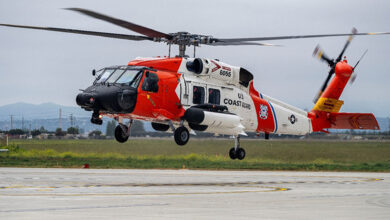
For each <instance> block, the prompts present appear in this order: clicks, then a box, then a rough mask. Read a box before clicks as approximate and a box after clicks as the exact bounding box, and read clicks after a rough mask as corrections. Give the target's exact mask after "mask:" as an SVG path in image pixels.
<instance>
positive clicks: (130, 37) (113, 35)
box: [0, 24, 153, 41]
mask: <svg viewBox="0 0 390 220" xmlns="http://www.w3.org/2000/svg"><path fill="white" fill-rule="evenodd" d="M0 26H6V27H15V28H26V29H36V30H44V31H55V32H65V33H72V34H83V35H92V36H99V37H107V38H117V39H124V40H137V41H139V40H153V38H150V37H146V36H136V35H127V34H116V33H107V32H97V31H84V30H75V29H65V28H55V27H37V26H25V25H14V24H0Z"/></svg>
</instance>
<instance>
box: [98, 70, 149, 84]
mask: <svg viewBox="0 0 390 220" xmlns="http://www.w3.org/2000/svg"><path fill="white" fill-rule="evenodd" d="M142 71H143V69H134V68H128V67H127V66H118V67H110V68H106V69H104V70H103V71H102V73H101V74H100V76H99V77H98V78H97V80H96V82H95V83H108V84H114V83H115V84H127V85H130V86H131V87H134V88H136V87H138V84H139V81H140V79H141V78H142Z"/></svg>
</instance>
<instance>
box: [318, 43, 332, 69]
mask: <svg viewBox="0 0 390 220" xmlns="http://www.w3.org/2000/svg"><path fill="white" fill-rule="evenodd" d="M313 57H317V58H318V59H319V60H321V61H324V62H326V63H328V65H329V66H333V65H334V61H333V60H332V59H330V58H329V57H328V56H326V55H325V53H324V51H323V50H322V49H321V47H320V45H317V46H316V48H315V49H314V51H313Z"/></svg>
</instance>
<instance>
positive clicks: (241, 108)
mask: <svg viewBox="0 0 390 220" xmlns="http://www.w3.org/2000/svg"><path fill="white" fill-rule="evenodd" d="M67 10H71V11H75V12H78V13H81V14H83V15H87V16H89V17H92V18H95V19H99V20H103V21H106V22H109V23H111V24H114V25H118V26H120V27H123V28H125V29H128V30H131V31H134V32H137V33H139V34H141V35H127V34H118V33H107V32H97V31H86V30H76V29H64V28H56V27H39V26H25V25H13V24H0V26H6V27H14V28H26V29H36V30H45V31H54V32H65V33H73V34H82V35H91V36H100V37H107V38H116V39H123V40H133V41H153V42H161V43H166V44H167V45H168V47H169V51H168V56H163V57H149V58H148V57H146V58H142V57H139V58H136V59H134V60H132V61H130V62H129V63H128V64H127V65H121V66H109V67H105V68H102V69H100V70H98V71H96V70H92V75H93V76H94V77H95V80H94V82H93V84H92V85H91V86H89V87H88V88H86V89H83V90H81V93H79V94H78V95H77V97H76V103H77V104H78V105H79V106H80V107H81V108H83V109H85V110H86V111H91V112H92V116H91V123H94V124H98V125H101V124H102V123H103V120H102V118H103V117H108V118H113V119H115V120H116V121H117V122H118V125H117V127H116V128H115V139H116V140H117V141H118V142H120V143H124V142H126V141H127V140H128V138H129V136H130V128H131V126H132V124H133V122H134V120H142V121H149V122H151V125H152V127H153V129H155V130H157V131H164V132H166V131H169V130H170V131H172V132H173V134H174V140H175V142H176V144H178V145H185V144H186V143H187V142H188V141H189V139H190V132H191V133H192V132H197V131H201V132H208V133H215V134H222V135H230V136H232V137H234V140H235V143H234V146H233V147H232V148H231V149H230V150H229V157H230V158H231V159H239V160H242V159H244V158H245V156H246V152H245V150H244V148H242V147H241V146H240V137H241V136H246V135H247V132H256V133H257V134H259V133H264V137H265V139H269V137H270V134H271V133H274V134H289V135H306V134H308V133H312V132H326V133H328V132H329V131H328V129H371V130H378V129H379V125H378V122H377V120H376V118H375V116H374V115H373V114H372V113H346V112H340V109H341V106H342V105H343V104H344V102H343V101H342V100H340V96H341V94H342V92H343V90H344V88H345V86H346V85H347V83H348V82H350V83H352V82H353V81H354V80H355V78H356V73H355V69H356V67H357V65H358V64H359V62H360V60H361V59H362V58H363V56H364V54H365V53H364V54H363V56H362V57H361V58H360V59H359V61H358V62H357V63H356V64H355V65H354V66H351V65H349V64H348V62H347V60H346V58H345V57H343V55H344V52H345V50H346V49H347V47H348V46H349V45H350V42H351V41H352V39H353V37H354V36H359V35H383V34H390V32H375V33H358V32H357V30H356V29H353V30H352V32H351V33H344V34H317V35H297V36H274V37H253V38H215V37H213V36H210V35H200V34H191V33H188V32H175V33H169V34H167V33H163V32H160V31H156V30H153V29H151V28H148V27H144V26H141V25H138V24H135V23H131V22H128V21H124V20H121V19H117V18H114V17H111V16H107V15H104V14H101V13H97V12H94V11H91V10H87V9H82V8H67ZM340 36H348V40H347V41H346V43H345V45H344V47H343V49H342V51H341V53H340V54H339V55H338V56H337V58H335V59H332V58H329V57H328V56H327V55H325V53H324V51H323V50H322V49H321V48H320V47H317V48H316V49H315V50H314V53H313V56H316V57H317V58H319V59H320V60H322V61H324V62H326V63H327V64H328V66H329V67H330V70H329V72H328V76H327V78H326V79H325V81H324V83H323V85H322V86H321V88H320V90H319V92H318V94H317V95H316V97H315V98H314V104H315V105H314V107H313V108H312V109H311V110H310V111H304V110H301V109H299V108H297V107H294V106H292V105H289V104H287V103H284V102H282V101H279V100H277V99H274V98H272V97H270V96H268V95H265V94H262V93H260V92H258V91H257V90H256V89H255V88H254V86H253V80H254V75H253V74H252V73H251V72H249V71H248V70H247V69H245V68H243V67H237V66H233V65H229V64H226V63H223V62H221V61H219V60H217V59H208V58H197V57H196V47H199V46H200V45H209V46H239V45H255V46H277V45H274V44H269V43H263V42H259V41H272V40H287V39H302V38H320V37H340ZM172 45H178V46H179V54H178V55H177V56H173V57H171V46H172ZM190 46H192V47H193V49H194V56H193V57H189V56H188V55H186V49H187V47H190Z"/></svg>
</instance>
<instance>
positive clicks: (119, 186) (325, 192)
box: [0, 168, 390, 219]
mask: <svg viewBox="0 0 390 220" xmlns="http://www.w3.org/2000/svg"><path fill="white" fill-rule="evenodd" d="M389 216H390V173H356V172H354V173H345V172H342V173H341V172H268V171H198V170H123V169H40V168H0V219H389Z"/></svg>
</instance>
